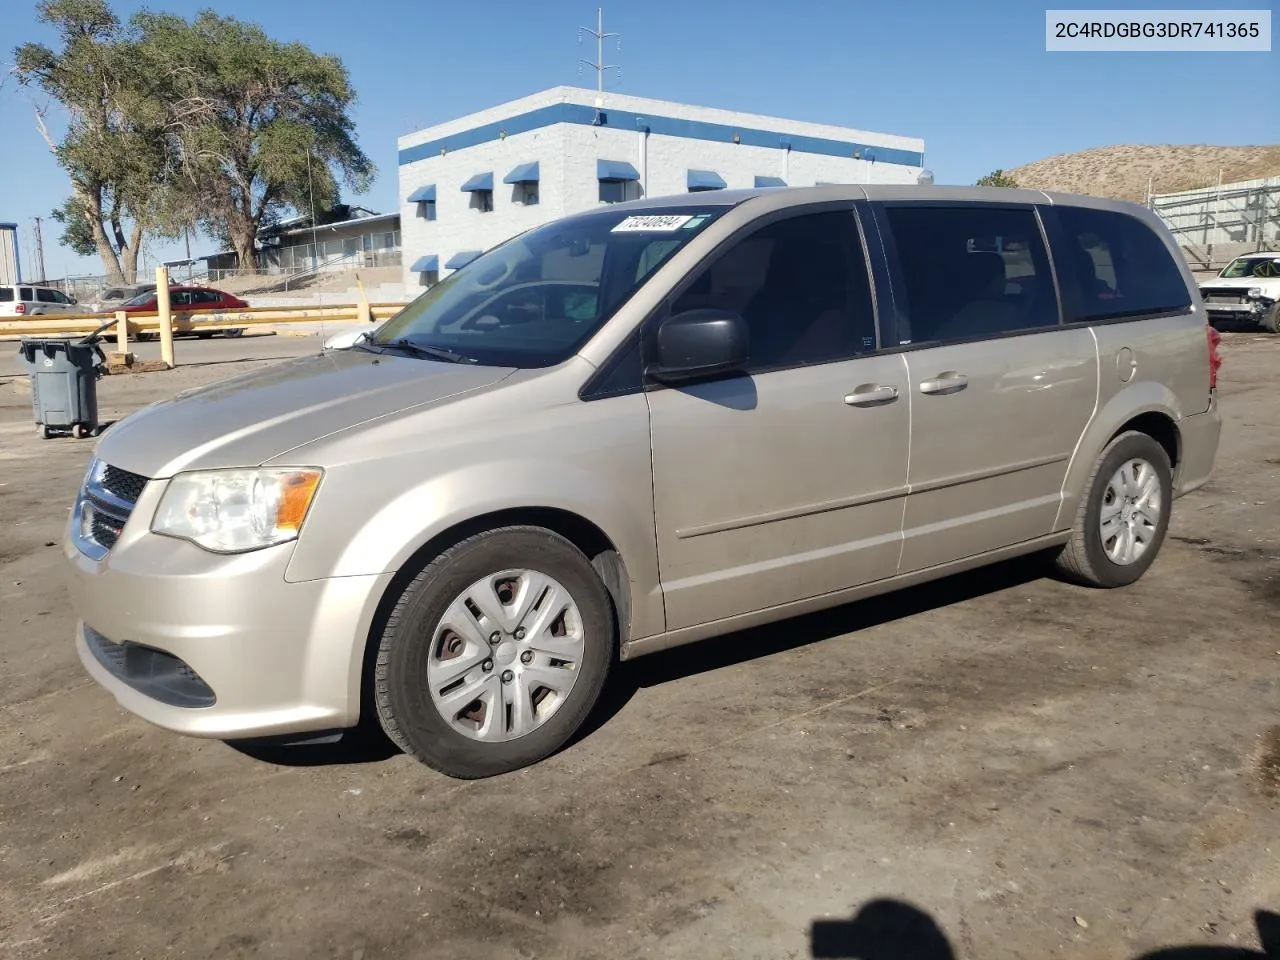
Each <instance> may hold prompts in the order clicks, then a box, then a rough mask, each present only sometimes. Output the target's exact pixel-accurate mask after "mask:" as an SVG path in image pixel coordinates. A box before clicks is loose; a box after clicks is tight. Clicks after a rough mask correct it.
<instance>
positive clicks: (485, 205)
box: [471, 190, 493, 213]
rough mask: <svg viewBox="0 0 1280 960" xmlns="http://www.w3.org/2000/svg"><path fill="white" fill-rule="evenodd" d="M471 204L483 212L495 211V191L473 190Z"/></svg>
mask: <svg viewBox="0 0 1280 960" xmlns="http://www.w3.org/2000/svg"><path fill="white" fill-rule="evenodd" d="M471 206H473V207H474V208H475V209H477V210H479V211H480V212H481V213H493V191H492V190H473V191H472V192H471Z"/></svg>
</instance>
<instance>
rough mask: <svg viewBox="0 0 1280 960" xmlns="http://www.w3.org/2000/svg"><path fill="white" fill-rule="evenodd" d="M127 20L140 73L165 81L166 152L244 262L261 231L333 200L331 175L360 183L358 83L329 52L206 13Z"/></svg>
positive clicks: (251, 265)
mask: <svg viewBox="0 0 1280 960" xmlns="http://www.w3.org/2000/svg"><path fill="white" fill-rule="evenodd" d="M133 22H134V24H135V26H136V27H137V29H138V31H139V33H140V35H141V37H142V43H141V50H142V59H143V61H144V63H145V65H146V66H145V70H146V73H147V75H148V76H151V77H153V78H157V82H158V83H161V84H163V86H164V90H165V99H166V102H167V104H168V111H167V112H168V116H167V122H166V137H167V142H168V149H169V153H170V155H171V156H172V157H173V158H174V159H173V162H174V163H175V165H176V168H177V169H178V170H179V172H180V175H181V177H182V178H184V179H185V181H186V182H187V184H188V187H189V191H191V192H194V194H195V195H196V196H198V197H199V200H200V204H201V210H202V217H201V220H202V225H203V226H204V227H205V229H206V230H207V231H208V232H209V233H210V234H211V235H212V236H214V237H217V238H220V239H224V240H225V241H226V242H227V243H228V245H229V246H231V247H232V249H234V250H235V252H236V254H237V256H238V258H239V262H240V267H241V269H245V270H253V269H255V268H256V260H255V256H254V254H255V251H256V247H257V245H256V238H257V235H258V231H259V230H261V229H262V228H263V227H266V226H270V225H272V224H273V223H275V222H277V221H278V220H279V219H280V218H281V216H282V215H283V214H284V213H285V212H287V211H289V210H307V209H309V208H310V206H311V205H312V203H313V202H314V205H315V207H316V209H317V210H322V209H328V208H329V207H330V206H331V205H332V204H333V203H335V202H336V201H337V199H338V180H339V176H340V177H341V179H342V180H343V181H344V182H345V183H346V184H347V185H348V186H349V187H350V188H351V189H352V190H353V192H356V193H362V192H364V191H365V190H367V189H368V186H369V182H370V180H371V179H372V177H373V174H374V172H375V170H374V165H373V163H372V162H371V161H370V160H369V158H368V157H366V156H365V154H364V153H363V151H362V150H361V149H360V147H359V145H358V144H357V143H356V140H355V135H354V124H353V122H352V120H351V118H350V116H349V110H350V109H351V107H352V105H353V104H354V102H355V91H354V90H353V88H352V86H351V81H350V77H349V76H348V74H347V70H346V68H345V67H344V66H343V64H342V61H341V60H339V59H338V58H337V57H334V56H327V55H321V54H317V53H315V52H314V51H312V50H310V49H309V48H308V47H306V46H304V45H303V44H300V43H281V42H279V41H276V40H273V39H271V38H270V37H268V36H267V35H266V34H265V33H264V32H263V31H262V29H261V28H260V27H258V26H257V25H255V24H249V23H243V22H241V21H239V20H236V19H235V18H233V17H223V16H220V15H218V14H216V13H214V12H212V11H208V10H206V11H202V12H201V13H199V14H198V15H197V16H196V18H195V20H194V21H192V22H190V23H189V22H187V21H186V20H184V19H182V18H181V17H178V16H174V15H171V14H152V13H141V14H138V15H137V16H135V18H134V20H133Z"/></svg>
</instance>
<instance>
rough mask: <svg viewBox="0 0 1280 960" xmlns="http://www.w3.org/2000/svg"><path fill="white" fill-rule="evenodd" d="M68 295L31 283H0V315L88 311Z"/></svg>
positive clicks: (25, 315)
mask: <svg viewBox="0 0 1280 960" xmlns="http://www.w3.org/2000/svg"><path fill="white" fill-rule="evenodd" d="M88 312H89V311H88V310H86V309H85V308H84V307H82V306H80V305H79V304H77V303H76V298H75V297H69V296H67V295H66V294H65V293H63V292H62V291H61V290H57V289H55V288H53V287H41V286H37V285H35V284H31V283H13V284H5V283H0V317H43V316H49V315H50V314H64V313H88Z"/></svg>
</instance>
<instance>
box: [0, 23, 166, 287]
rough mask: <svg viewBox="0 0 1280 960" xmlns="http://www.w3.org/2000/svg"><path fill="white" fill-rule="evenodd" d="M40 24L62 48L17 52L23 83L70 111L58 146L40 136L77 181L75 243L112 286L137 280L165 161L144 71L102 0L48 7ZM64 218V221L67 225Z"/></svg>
mask: <svg viewBox="0 0 1280 960" xmlns="http://www.w3.org/2000/svg"><path fill="white" fill-rule="evenodd" d="M36 16H37V19H38V20H39V21H40V22H41V23H44V24H47V25H49V26H51V27H53V28H54V30H55V31H56V33H57V35H58V39H59V49H57V50H53V49H51V48H50V47H47V46H45V45H44V44H37V43H27V44H23V45H22V46H20V47H18V48H17V50H16V51H15V52H14V57H15V61H16V65H15V74H16V75H17V78H18V81H19V83H21V84H22V85H23V86H26V87H33V88H36V89H39V90H40V91H42V92H43V93H44V94H45V95H46V96H47V97H48V98H50V99H52V100H55V101H57V102H58V103H60V104H62V106H63V107H64V108H65V109H66V112H67V117H68V123H67V131H66V134H65V136H64V137H63V139H62V141H61V142H57V143H55V142H54V141H53V140H52V138H51V137H50V136H49V133H48V130H47V128H46V126H45V123H44V115H43V111H40V110H37V120H38V122H39V125H40V129H41V132H42V133H43V134H44V135H45V138H46V140H48V142H49V146H50V148H51V149H52V150H53V152H54V154H55V155H56V156H57V158H58V162H59V163H60V164H61V165H62V166H63V168H64V169H66V171H67V173H68V175H69V176H70V178H71V187H72V193H73V196H72V200H71V201H70V203H71V205H72V206H71V207H70V208H68V207H64V213H68V214H70V215H71V217H72V223H74V225H75V229H74V231H73V232H72V237H73V239H74V240H75V242H76V243H77V244H79V250H80V251H83V250H84V249H85V242H86V232H87V242H88V244H89V245H90V246H91V247H92V249H93V250H95V251H96V252H97V253H98V254H99V255H100V256H101V258H102V261H103V267H104V269H105V270H106V272H107V274H108V275H109V276H110V277H111V279H112V280H113V281H116V282H119V281H120V280H122V279H131V278H132V275H133V273H134V271H135V269H136V264H137V255H138V245H139V243H140V241H141V237H142V233H143V230H144V229H145V228H146V225H147V223H148V219H149V217H148V210H147V208H148V205H149V203H150V202H151V197H152V196H153V194H154V191H155V189H156V185H157V176H158V171H157V163H158V159H159V158H160V157H161V156H162V154H163V148H162V140H161V130H160V128H159V127H158V125H157V123H156V120H157V119H158V117H159V114H158V112H157V111H155V110H150V111H148V110H144V109H141V107H142V105H144V104H146V103H147V102H148V100H149V96H148V94H147V91H146V89H145V84H144V82H143V78H142V77H141V76H140V75H139V74H138V72H137V60H136V56H135V45H134V42H133V38H132V37H131V36H130V35H129V33H128V31H126V30H124V29H123V28H122V27H121V24H120V21H119V19H118V18H117V17H116V15H115V14H114V13H113V12H112V11H111V9H110V8H109V7H108V6H107V5H106V3H105V2H103V0H43V2H41V3H39V4H38V5H37V7H36ZM59 219H61V218H59Z"/></svg>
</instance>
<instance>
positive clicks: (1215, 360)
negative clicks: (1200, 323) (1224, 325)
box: [1204, 323, 1222, 390]
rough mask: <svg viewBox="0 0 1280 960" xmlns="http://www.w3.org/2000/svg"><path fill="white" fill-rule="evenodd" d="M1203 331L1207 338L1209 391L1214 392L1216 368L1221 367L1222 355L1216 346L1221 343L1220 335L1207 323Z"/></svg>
mask: <svg viewBox="0 0 1280 960" xmlns="http://www.w3.org/2000/svg"><path fill="white" fill-rule="evenodd" d="M1204 331H1205V336H1206V337H1208V338H1209V389H1210V390H1216V389H1217V387H1218V368H1219V367H1221V366H1222V354H1221V353H1219V352H1218V345H1219V344H1220V343H1222V334H1220V333H1219V332H1218V331H1217V330H1215V329H1213V327H1212V326H1211V325H1210V324H1207V323H1206V324H1205V326H1204Z"/></svg>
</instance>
